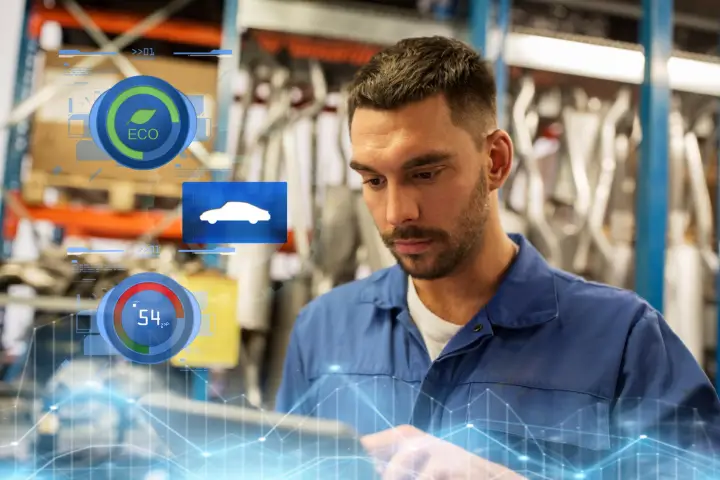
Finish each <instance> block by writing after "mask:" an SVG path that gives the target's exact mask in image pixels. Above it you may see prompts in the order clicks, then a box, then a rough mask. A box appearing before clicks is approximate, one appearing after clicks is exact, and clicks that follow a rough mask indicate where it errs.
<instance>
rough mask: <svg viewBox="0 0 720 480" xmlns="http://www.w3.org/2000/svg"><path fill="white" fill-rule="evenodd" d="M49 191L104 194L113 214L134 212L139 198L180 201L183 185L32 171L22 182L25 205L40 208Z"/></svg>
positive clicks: (158, 181)
mask: <svg viewBox="0 0 720 480" xmlns="http://www.w3.org/2000/svg"><path fill="white" fill-rule="evenodd" d="M49 188H56V189H58V190H61V191H67V190H70V189H74V190H81V191H83V190H85V191H100V192H107V195H108V205H109V206H110V208H111V209H112V210H115V211H118V212H128V211H131V210H133V209H134V208H135V203H136V200H137V197H138V196H151V197H160V198H171V199H178V200H179V199H181V198H182V185H181V184H177V183H171V182H162V181H160V179H157V180H156V181H147V182H137V181H124V180H114V179H109V178H90V177H88V176H85V175H76V174H64V173H58V174H48V173H45V172H39V171H32V172H30V174H29V175H28V177H27V179H26V180H25V181H24V182H23V187H22V198H23V200H24V201H25V202H26V203H27V204H28V205H42V204H43V203H44V201H45V193H46V192H47V190H48V189H49Z"/></svg>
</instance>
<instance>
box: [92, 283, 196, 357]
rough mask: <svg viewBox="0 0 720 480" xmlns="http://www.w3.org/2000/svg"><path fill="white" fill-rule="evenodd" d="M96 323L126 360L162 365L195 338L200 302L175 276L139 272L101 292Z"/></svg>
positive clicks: (111, 344)
mask: <svg viewBox="0 0 720 480" xmlns="http://www.w3.org/2000/svg"><path fill="white" fill-rule="evenodd" d="M97 322H98V329H99V330H100V335H102V337H103V338H104V339H105V341H106V342H108V344H109V345H110V346H111V347H112V348H113V349H114V350H116V351H117V353H119V354H120V355H122V356H123V357H125V358H126V359H128V360H130V361H132V362H136V363H142V364H154V363H161V362H165V361H168V360H170V359H171V358H172V357H174V356H175V355H177V354H178V353H180V351H182V350H183V349H185V348H186V347H187V346H188V345H189V344H190V343H191V342H192V341H193V340H194V339H195V337H196V336H197V334H198V332H199V330H200V322H201V314H200V305H199V304H198V302H197V300H196V299H195V297H194V296H193V295H192V293H190V292H189V291H188V290H187V289H185V288H184V287H183V286H182V285H180V284H179V283H177V282H176V281H175V280H173V279H171V278H169V277H166V276H165V275H161V274H159V273H140V274H137V275H133V276H131V277H129V278H126V279H125V280H123V281H122V282H120V284H118V285H117V286H116V287H115V288H113V289H112V290H110V291H109V292H107V293H106V294H105V296H103V299H102V301H101V302H100V306H99V307H98V315H97Z"/></svg>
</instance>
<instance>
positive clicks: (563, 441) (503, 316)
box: [277, 235, 720, 478]
mask: <svg viewBox="0 0 720 480" xmlns="http://www.w3.org/2000/svg"><path fill="white" fill-rule="evenodd" d="M512 238H513V240H514V241H515V242H516V243H517V244H518V245H519V247H520V249H519V253H518V255H517V257H516V259H515V261H514V262H513V264H512V266H511V267H510V268H509V270H508V271H507V273H506V275H505V276H504V278H503V280H502V282H501V284H500V286H499V288H498V290H497V293H496V294H495V296H494V297H493V298H492V300H491V301H490V302H489V303H488V304H487V305H486V306H485V307H484V308H482V309H481V310H480V311H479V312H478V313H477V314H476V315H475V316H474V317H473V319H472V320H471V321H470V322H469V323H468V324H467V325H465V326H463V327H462V329H461V330H460V331H459V332H458V334H457V335H456V336H455V337H454V338H453V339H452V340H451V341H450V343H449V344H448V345H447V347H446V348H445V350H444V351H443V352H442V354H441V355H440V357H439V358H438V359H437V360H436V361H434V362H432V361H431V360H430V357H429V355H428V352H427V350H426V348H425V344H424V342H423V339H422V337H421V335H420V332H419V331H418V329H417V327H416V326H415V324H414V323H413V321H412V319H411V318H410V315H409V312H408V306H407V282H408V278H407V275H406V274H405V273H404V272H403V271H402V269H401V268H400V267H399V266H394V267H391V268H388V269H385V270H381V271H379V272H376V273H375V274H373V275H372V276H370V277H368V278H366V279H363V280H360V281H356V282H353V283H350V284H347V285H343V286H340V287H338V288H336V289H334V290H332V291H331V292H329V293H327V294H325V295H323V296H321V297H319V298H317V299H315V300H313V301H312V302H311V303H309V304H308V305H307V306H306V307H305V308H304V309H303V311H302V312H301V313H300V315H299V317H298V319H297V322H296V325H295V328H294V331H293V334H292V339H291V342H290V345H289V348H288V351H287V357H286V363H285V373H284V378H283V381H282V385H281V387H280V391H279V394H278V398H277V408H278V409H279V410H280V411H284V412H291V413H295V414H299V415H308V416H317V417H323V418H329V419H337V420H339V421H341V422H344V423H347V424H349V425H351V426H353V427H354V428H355V429H356V430H357V431H358V432H359V433H360V434H367V433H372V432H377V431H380V430H384V429H387V428H390V427H393V426H397V425H401V424H412V425H415V426H417V427H418V428H420V429H422V430H425V431H427V432H430V433H432V434H434V435H437V436H441V437H442V438H445V439H447V440H449V441H451V442H453V443H456V444H459V445H461V446H463V448H466V449H468V450H470V451H472V452H475V453H477V454H479V455H482V456H483V457H485V458H488V459H490V460H492V461H495V462H497V463H502V464H505V465H507V466H510V467H511V468H513V469H515V470H517V471H522V472H524V473H525V474H526V475H528V476H529V477H532V476H533V475H538V476H539V477H544V478H590V477H591V476H592V475H591V474H592V473H595V474H598V473H599V474H600V475H601V476H603V477H607V478H609V477H610V476H612V475H617V471H618V470H617V469H621V470H622V472H621V473H622V475H621V477H622V478H656V477H651V476H646V477H643V476H642V475H641V473H643V472H645V473H647V472H648V471H649V470H648V468H649V467H647V466H644V467H640V466H639V465H640V462H639V461H638V459H639V458H645V457H646V456H647V455H646V454H647V453H648V452H650V453H651V455H650V457H651V458H652V463H653V465H656V466H657V465H659V464H658V462H657V458H656V457H657V456H658V455H662V459H663V460H666V459H667V458H670V457H672V458H674V459H675V458H680V457H683V458H684V459H683V461H682V462H680V463H681V464H682V465H681V466H680V468H682V466H683V465H685V466H687V464H688V462H689V463H691V464H693V465H694V466H693V468H696V467H698V463H701V464H703V465H700V467H701V469H702V468H709V465H710V464H709V463H708V462H706V461H698V460H697V458H700V457H692V458H691V459H690V460H687V458H688V455H690V453H688V449H692V450H693V451H699V452H701V453H702V454H703V455H704V454H707V453H708V452H712V451H713V449H714V448H717V446H718V445H720V444H718V443H716V439H717V438H718V437H717V430H716V425H717V424H718V418H720V404H719V402H718V397H717V394H716V392H715V390H714V388H713V386H712V385H711V383H710V382H709V380H708V378H707V376H706V375H705V374H704V372H703V371H702V369H701V368H700V366H699V365H698V364H697V362H696V361H695V360H694V358H693V357H692V355H691V353H690V352H689V351H688V349H687V348H686V347H685V346H684V345H683V343H682V341H681V340H680V339H679V338H678V337H677V336H676V335H675V334H674V333H673V332H672V330H671V329H670V328H669V326H668V324H667V323H666V322H665V320H664V319H663V318H662V316H661V315H660V314H659V313H658V312H657V311H656V310H654V309H653V308H652V307H650V306H649V304H648V303H646V302H645V301H644V300H643V299H642V298H640V297H639V296H638V295H636V294H635V293H633V292H630V291H626V290H622V289H618V288H613V287H610V286H606V285H601V284H597V283H592V282H588V281H585V280H583V279H582V278H579V277H577V276H574V275H571V274H569V273H566V272H564V271H560V270H557V269H554V268H551V267H550V266H549V265H548V264H547V263H546V262H545V260H544V259H543V258H542V257H541V255H540V254H539V253H538V252H537V250H535V248H534V247H533V246H532V245H531V244H530V243H529V242H528V241H527V240H526V239H525V238H524V237H522V236H517V235H513V236H512ZM663 445H664V446H663ZM668 445H669V446H668ZM675 447H680V449H679V450H678V449H675V450H673V448H675ZM663 448H666V449H670V450H669V451H670V453H668V452H667V451H665V450H662V449H663ZM661 452H664V453H662V454H661ZM668 455H670V457H668ZM691 456H692V455H691ZM650 457H648V458H650ZM658 458H660V457H658ZM623 462H625V463H628V464H630V466H627V465H621V464H622V463H623ZM677 463H678V462H677V461H676V462H675V464H677ZM673 468H676V467H673ZM714 468H717V467H714ZM633 469H634V471H635V473H631V470H633ZM660 470H666V469H665V468H664V467H662V468H660ZM714 471H715V473H720V470H714ZM611 472H615V473H611ZM634 475H635V476H634ZM677 475H679V474H677ZM677 475H676V474H672V475H670V476H669V477H668V478H675V477H676V476H677ZM614 478H618V477H617V476H615V477H614ZM657 478H659V477H657ZM695 478H702V477H701V476H700V477H695ZM708 478H711V477H708ZM715 478H720V475H719V476H718V477H715Z"/></svg>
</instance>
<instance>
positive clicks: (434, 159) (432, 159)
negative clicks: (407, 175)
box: [350, 152, 452, 173]
mask: <svg viewBox="0 0 720 480" xmlns="http://www.w3.org/2000/svg"><path fill="white" fill-rule="evenodd" d="M451 157H452V155H451V154H450V153H448V152H431V153H426V154H424V155H420V156H419V157H415V158H411V159H410V160H408V161H407V162H405V163H403V165H402V169H403V170H412V169H414V168H418V167H428V166H432V165H437V164H438V163H442V162H446V161H447V160H448V159H450V158H451ZM350 168H352V169H353V170H355V171H357V172H368V173H377V171H376V170H375V169H374V168H371V167H368V166H367V165H363V164H362V163H359V162H357V161H355V160H353V161H351V162H350Z"/></svg>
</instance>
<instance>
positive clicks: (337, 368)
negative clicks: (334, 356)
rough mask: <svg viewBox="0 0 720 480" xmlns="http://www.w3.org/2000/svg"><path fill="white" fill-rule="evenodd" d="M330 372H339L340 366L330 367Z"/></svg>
mask: <svg viewBox="0 0 720 480" xmlns="http://www.w3.org/2000/svg"><path fill="white" fill-rule="evenodd" d="M329 370H330V371H331V372H339V371H340V365H330V369H329Z"/></svg>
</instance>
